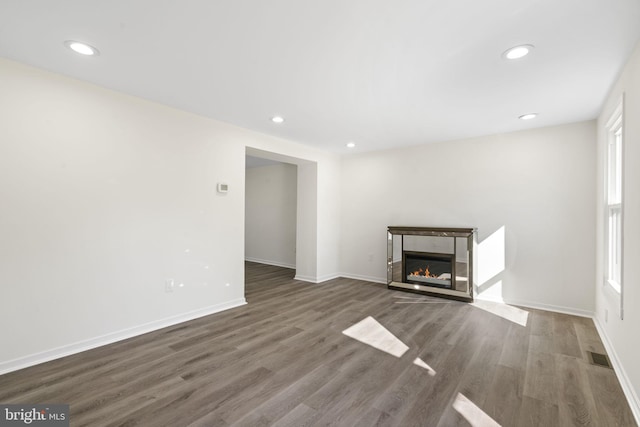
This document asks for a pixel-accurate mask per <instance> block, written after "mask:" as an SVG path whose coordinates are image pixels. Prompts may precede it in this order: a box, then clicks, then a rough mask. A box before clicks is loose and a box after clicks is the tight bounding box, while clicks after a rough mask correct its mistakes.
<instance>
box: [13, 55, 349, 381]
mask: <svg viewBox="0 0 640 427" xmlns="http://www.w3.org/2000/svg"><path fill="white" fill-rule="evenodd" d="M0 93H1V94H2V96H0V121H1V125H0V200H2V209H0V288H1V289H2V297H1V298H0V305H1V307H0V336H2V337H3V342H5V343H9V344H8V345H2V346H0V372H3V371H8V370H13V369H16V368H18V367H21V366H26V365H29V364H33V363H36V362H39V361H43V360H47V359H51V358H55V357H59V356H60V355H63V354H66V353H70V352H74V351H78V350H81V349H84V348H89V347H93V346H96V345H100V344H102V343H106V342H109V341H113V340H117V339H120V338H122V337H125V336H131V335H135V334H138V333H141V332H144V331H147V330H152V329H154V328H157V327H160V326H163V325H166V324H171V323H176V322H179V321H182V320H185V319H188V318H192V317H197V316H200V315H203V314H206V313H210V312H215V311H218V310H221V309H225V308H229V307H232V306H235V305H238V304H242V303H244V269H243V259H244V187H245V147H247V146H253V147H259V148H260V149H262V150H267V151H272V152H278V153H280V154H281V155H292V156H296V158H300V159H305V160H304V161H302V162H303V163H304V162H306V163H305V164H308V165H311V166H310V167H313V168H314V171H315V169H316V168H318V169H319V170H322V171H324V170H326V169H331V168H335V166H333V165H339V160H338V159H337V157H336V156H334V155H328V154H325V153H322V152H319V151H317V150H314V149H310V148H308V147H305V146H302V145H300V144H296V143H293V142H290V141H284V140H281V139H278V138H273V137H269V136H266V135H262V134H258V133H255V132H250V131H247V130H244V129H241V128H238V127H235V126H231V125H228V124H223V123H220V122H216V121H214V120H210V119H206V118H203V117H199V116H196V115H193V114H190V113H185V112H181V111H178V110H175V109H171V108H167V107H164V106H161V105H158V104H154V103H151V102H147V101H143V100H140V99H138V98H134V97H131V96H126V95H123V94H119V93H116V92H113V91H109V90H105V89H102V88H99V87H96V86H94V85H90V84H86V83H83V82H79V81H77V80H74V79H70V78H66V77H62V76H59V75H56V74H52V73H49V72H46V71H42V70H38V69H35V68H32V67H28V66H24V65H21V64H18V63H15V62H11V61H7V60H2V59H0ZM312 175H313V189H312V190H313V191H311V192H310V196H309V198H310V201H309V202H308V203H307V204H308V206H309V208H308V210H311V211H312V212H311V214H309V215H307V217H308V218H311V221H314V220H315V218H316V216H317V211H318V209H321V208H323V207H326V208H327V209H328V210H329V211H331V212H335V211H336V208H335V206H338V205H339V202H338V201H331V200H326V199H323V200H318V199H317V192H316V189H317V187H319V186H320V185H318V184H317V180H318V179H321V178H319V177H318V176H317V174H316V173H315V172H314V174H312ZM220 181H223V182H226V183H228V184H229V186H230V191H229V193H227V194H218V193H217V192H216V189H215V187H216V183H217V182H220ZM327 182H329V183H331V182H333V181H331V180H330V179H329V180H327ZM325 185H327V183H326V182H323V183H322V184H321V186H325ZM332 193H334V194H335V191H333V192H332ZM323 197H325V196H323ZM336 215H337V214H336ZM322 220H323V221H327V222H332V223H333V222H335V221H337V219H335V218H324V217H323V218H322ZM312 225H313V227H310V229H313V230H316V227H318V226H317V225H316V224H315V223H314V224H312ZM322 227H324V225H322ZM305 238H306V239H307V240H306V241H305V240H304V239H305ZM300 239H303V241H302V244H301V245H302V246H306V247H311V249H312V250H308V251H306V252H305V253H304V254H305V256H307V257H308V263H309V264H312V267H310V268H309V270H308V271H306V272H305V274H306V273H309V278H310V280H311V281H317V275H316V272H317V271H324V270H323V269H325V268H326V266H329V268H330V267H331V266H332V265H337V254H338V248H337V243H335V247H333V248H324V247H322V245H325V244H332V242H331V241H329V242H327V241H325V240H323V239H320V241H319V240H318V238H317V234H316V233H315V231H314V232H313V233H311V236H301V237H300ZM299 246H300V244H299ZM320 253H322V254H323V256H325V257H326V258H325V259H320V260H319V259H316V257H317V254H320ZM325 254H330V255H329V256H327V255H325ZM332 257H336V258H335V259H333V258H332ZM336 273H337V269H336V270H334V272H333V274H334V275H335V274H336ZM169 278H170V279H174V280H175V283H176V285H177V286H176V289H175V290H174V292H170V293H167V292H165V280H166V279H169ZM179 284H183V287H179V286H178V285H179Z"/></svg>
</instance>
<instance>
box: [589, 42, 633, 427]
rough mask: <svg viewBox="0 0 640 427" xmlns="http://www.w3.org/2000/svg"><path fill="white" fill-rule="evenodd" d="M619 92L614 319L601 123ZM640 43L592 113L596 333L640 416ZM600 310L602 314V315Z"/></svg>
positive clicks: (604, 153) (604, 157) (604, 144)
mask: <svg viewBox="0 0 640 427" xmlns="http://www.w3.org/2000/svg"><path fill="white" fill-rule="evenodd" d="M623 93H624V97H625V101H624V118H623V120H624V124H623V126H624V130H623V132H624V136H623V137H624V142H623V144H624V160H623V162H624V166H623V168H624V183H623V186H624V196H623V197H624V201H623V203H624V205H623V209H624V210H623V222H624V225H623V226H624V230H623V233H624V237H623V239H624V241H623V244H624V249H623V254H624V259H623V263H624V265H623V272H622V280H623V286H624V320H621V319H620V299H619V297H618V296H617V294H616V293H615V292H613V291H612V290H611V288H609V287H605V286H603V281H604V270H603V261H604V175H603V171H604V164H605V159H606V142H607V131H606V123H607V121H608V120H609V117H610V116H611V114H612V113H613V110H614V109H615V107H616V106H617V105H618V102H619V100H620V97H621V96H622V94H623ZM639 118H640V45H638V46H636V49H635V51H634V54H633V55H632V57H631V58H630V60H629V62H628V63H627V65H626V66H625V68H624V70H623V72H622V74H621V76H620V77H619V79H618V81H617V82H616V83H615V85H614V86H613V88H612V90H611V92H610V94H609V96H608V98H607V100H606V102H605V105H604V108H603V110H602V113H601V114H600V117H599V118H598V161H597V164H598V174H597V181H596V182H597V202H598V203H597V210H596V212H597V218H598V221H597V228H596V233H597V236H598V244H597V252H596V254H597V255H596V259H597V266H598V268H597V273H596V285H595V287H596V303H597V310H596V319H597V325H598V326H599V327H600V331H601V334H602V335H604V337H605V339H606V340H607V341H608V344H609V346H610V347H609V349H608V350H609V353H610V355H611V353H613V356H614V357H615V360H616V362H617V364H618V366H616V368H617V369H616V371H617V372H618V375H619V377H621V378H620V379H621V383H622V385H623V387H624V388H625V389H626V390H625V391H626V392H627V395H628V396H632V399H631V400H632V409H633V410H634V412H635V415H636V419H638V420H640V400H639V399H638V396H640V365H638V360H640V341H639V340H638V329H639V328H640V263H639V262H638V260H640V239H638V236H640V119H639ZM605 312H607V313H608V316H605Z"/></svg>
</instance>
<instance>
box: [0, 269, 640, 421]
mask: <svg viewBox="0 0 640 427" xmlns="http://www.w3.org/2000/svg"><path fill="white" fill-rule="evenodd" d="M292 277H293V271H292V270H288V269H283V268H279V267H271V266H263V265H259V264H253V263H248V264H247V270H246V282H247V286H246V296H247V300H248V302H249V304H248V305H246V306H243V307H240V308H236V309H233V310H229V311H226V312H223V313H219V314H215V315H212V316H207V317H204V318H201V319H197V320H195V321H191V322H188V323H183V324H180V325H177V326H174V327H170V328H166V329H163V330H160V331H156V332H153V333H150V334H146V335H143V336H140V337H137V338H133V339H130V340H126V341H122V342H119V343H116V344H112V345H109V346H105V347H101V348H98V349H95V350H91V351H87V352H84V353H81V354H77V355H74V356H70V357H66V358H63V359H59V360H56V361H53V362H49V363H46V364H42V365H38V366H35V367H32V368H28V369H24V370H21V371H17V372H13V373H10V374H6V375H4V376H0V402H2V403H69V404H70V408H71V425H72V426H85V425H86V426H102V425H114V426H115V425H126V426H133V425H143V426H174V427H175V426H226V425H238V426H262V425H278V426H307V425H336V426H385V425H389V426H392V425H394V426H446V427H448V426H458V425H459V426H469V425H473V426H475V427H480V426H496V425H501V426H503V427H508V426H545V427H548V426H573V425H576V426H635V425H636V424H635V422H634V420H633V416H632V414H631V412H630V409H629V407H628V405H627V403H626V400H625V397H624V395H623V393H622V390H621V388H620V385H619V383H618V382H617V380H616V377H615V374H614V372H613V371H612V370H610V369H606V368H602V367H598V366H593V365H590V364H589V363H588V359H587V357H586V351H587V350H592V351H599V352H604V348H603V347H602V343H601V342H600V339H599V338H598V335H597V333H596V330H595V328H594V325H593V322H592V321H591V320H590V319H585V318H579V317H573V316H567V315H562V314H554V313H548V312H543V311H537V310H529V309H526V312H528V318H527V322H526V326H522V325H520V324H518V323H516V322H513V321H510V320H506V319H504V318H503V317H500V316H497V315H495V314H492V313H490V312H488V311H486V310H483V309H479V308H477V307H475V306H472V305H469V304H465V303H459V302H452V301H446V300H439V299H435V298H427V297H423V296H419V295H415V294H407V293H402V292H398V291H390V290H387V289H386V287H385V286H383V285H378V284H371V283H367V282H361V281H356V280H347V279H336V280H332V281H329V282H325V283H323V284H319V285H312V284H308V283H304V282H299V281H295V280H293V279H292ZM520 314H522V313H520ZM524 314H526V313H524ZM369 316H370V317H371V318H373V319H375V321H377V322H378V324H379V325H381V326H382V327H384V328H385V329H386V330H388V331H389V332H390V334H393V336H395V337H396V338H393V340H399V341H398V342H402V343H404V345H406V346H407V347H408V350H406V352H405V353H404V354H403V355H401V356H400V357H396V356H393V355H391V354H388V353H387V352H385V351H382V350H380V349H378V348H376V347H375V346H371V345H368V344H365V343H363V342H360V341H358V340H356V339H354V338H350V337H349V336H346V335H345V334H343V333H342V331H344V330H345V329H347V328H349V327H351V326H353V325H354V324H357V323H358V322H360V321H362V320H363V319H365V318H367V317H369ZM374 329H375V328H374ZM378 329H379V328H378ZM365 332H367V333H372V334H373V335H375V331H374V330H370V331H365ZM390 334H389V335H390ZM374 338H375V337H374ZM365 341H366V339H365ZM382 344H384V340H383V341H382ZM378 347H380V345H378ZM417 359H419V360H421V361H422V362H424V363H426V364H427V365H428V367H426V366H424V365H423V366H418V365H416V364H415V363H414V362H415V361H416V360H417ZM463 414H464V415H463Z"/></svg>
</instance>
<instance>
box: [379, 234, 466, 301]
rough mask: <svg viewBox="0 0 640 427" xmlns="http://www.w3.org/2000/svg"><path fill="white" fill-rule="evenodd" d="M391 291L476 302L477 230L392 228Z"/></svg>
mask: <svg viewBox="0 0 640 427" xmlns="http://www.w3.org/2000/svg"><path fill="white" fill-rule="evenodd" d="M387 235H388V242H387V243H388V246H387V285H388V287H389V288H393V289H400V290H407V291H411V292H418V293H424V294H429V295H437V296H442V297H445V298H452V299H458V300H462V301H473V287H474V284H475V280H474V277H475V268H474V258H475V256H474V248H475V245H476V229H475V228H441V227H388V230H387Z"/></svg>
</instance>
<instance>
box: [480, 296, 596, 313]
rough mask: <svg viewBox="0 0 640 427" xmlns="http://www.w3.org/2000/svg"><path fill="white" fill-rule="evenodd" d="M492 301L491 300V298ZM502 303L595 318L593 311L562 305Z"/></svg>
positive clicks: (510, 301)
mask: <svg viewBox="0 0 640 427" xmlns="http://www.w3.org/2000/svg"><path fill="white" fill-rule="evenodd" d="M477 298H478V299H483V298H482V297H481V296H477ZM489 299H490V300H491V298H489ZM501 302H504V303H505V304H509V305H517V306H520V307H527V308H535V309H536V310H544V311H553V312H555V313H562V314H571V315H573V316H579V317H589V318H592V317H593V316H594V314H595V313H594V312H593V311H589V310H581V309H579V308H573V307H563V306H560V305H551V304H541V303H537V302H531V301H524V300H513V299H505V300H503V301H501Z"/></svg>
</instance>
